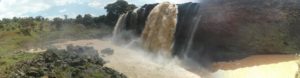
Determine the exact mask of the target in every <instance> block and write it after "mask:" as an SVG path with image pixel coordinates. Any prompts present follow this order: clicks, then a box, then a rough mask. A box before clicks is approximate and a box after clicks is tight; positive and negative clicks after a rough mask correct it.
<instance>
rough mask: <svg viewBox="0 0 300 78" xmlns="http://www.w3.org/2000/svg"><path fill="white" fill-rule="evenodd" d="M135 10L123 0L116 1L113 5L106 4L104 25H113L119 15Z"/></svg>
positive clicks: (133, 6) (132, 5)
mask: <svg viewBox="0 0 300 78" xmlns="http://www.w3.org/2000/svg"><path fill="white" fill-rule="evenodd" d="M135 8H137V7H136V6H135V5H134V4H128V2H126V1H125V0H117V1H116V2H114V3H111V4H108V5H107V6H105V9H106V11H107V19H106V23H107V24H108V25H114V24H115V23H116V22H117V20H118V18H119V16H120V15H121V14H124V13H126V12H128V11H132V10H134V9H135Z"/></svg>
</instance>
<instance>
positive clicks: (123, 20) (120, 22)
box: [113, 14, 127, 41]
mask: <svg viewBox="0 0 300 78" xmlns="http://www.w3.org/2000/svg"><path fill="white" fill-rule="evenodd" d="M126 18H127V14H122V15H121V16H120V18H119V19H118V22H117V24H116V26H115V28H114V30H113V41H118V39H120V38H119V34H120V33H121V32H122V30H123V28H124V27H125V25H126V24H125V23H126Z"/></svg>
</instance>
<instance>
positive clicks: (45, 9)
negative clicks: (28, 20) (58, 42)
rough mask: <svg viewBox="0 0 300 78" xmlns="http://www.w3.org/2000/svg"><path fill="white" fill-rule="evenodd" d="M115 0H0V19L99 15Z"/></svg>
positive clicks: (145, 0)
mask: <svg viewBox="0 0 300 78" xmlns="http://www.w3.org/2000/svg"><path fill="white" fill-rule="evenodd" d="M115 1H116V0H0V19H2V18H12V17H29V16H32V17H35V16H43V17H47V18H50V19H51V18H54V17H63V15H68V17H70V18H74V17H76V16H77V15H78V14H81V15H84V14H91V15H93V16H99V15H104V14H106V10H105V9H104V7H105V6H106V5H107V4H109V3H113V2H115ZM126 1H127V2H128V3H129V4H135V5H137V6H142V5H144V4H150V3H160V2H166V1H168V2H171V3H176V4H178V3H185V2H196V0H126Z"/></svg>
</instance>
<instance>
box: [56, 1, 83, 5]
mask: <svg viewBox="0 0 300 78" xmlns="http://www.w3.org/2000/svg"><path fill="white" fill-rule="evenodd" d="M53 1H54V3H55V4H56V5H59V6H63V5H67V4H74V3H75V4H83V2H82V1H80V0H53Z"/></svg>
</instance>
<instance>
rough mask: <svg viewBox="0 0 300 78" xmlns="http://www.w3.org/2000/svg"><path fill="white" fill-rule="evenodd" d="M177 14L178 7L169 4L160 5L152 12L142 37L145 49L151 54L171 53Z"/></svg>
mask: <svg viewBox="0 0 300 78" xmlns="http://www.w3.org/2000/svg"><path fill="white" fill-rule="evenodd" d="M177 13H178V10H177V5H175V4H171V3H168V2H164V3H161V4H158V5H157V6H156V7H155V8H154V9H153V10H152V11H151V13H150V14H149V16H148V19H147V21H146V25H145V28H144V31H143V33H142V37H141V38H142V40H143V45H144V47H145V49H147V50H149V51H151V52H159V51H163V52H171V49H172V44H173V39H174V33H175V29H176V23H177ZM169 54H171V53H169Z"/></svg>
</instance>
